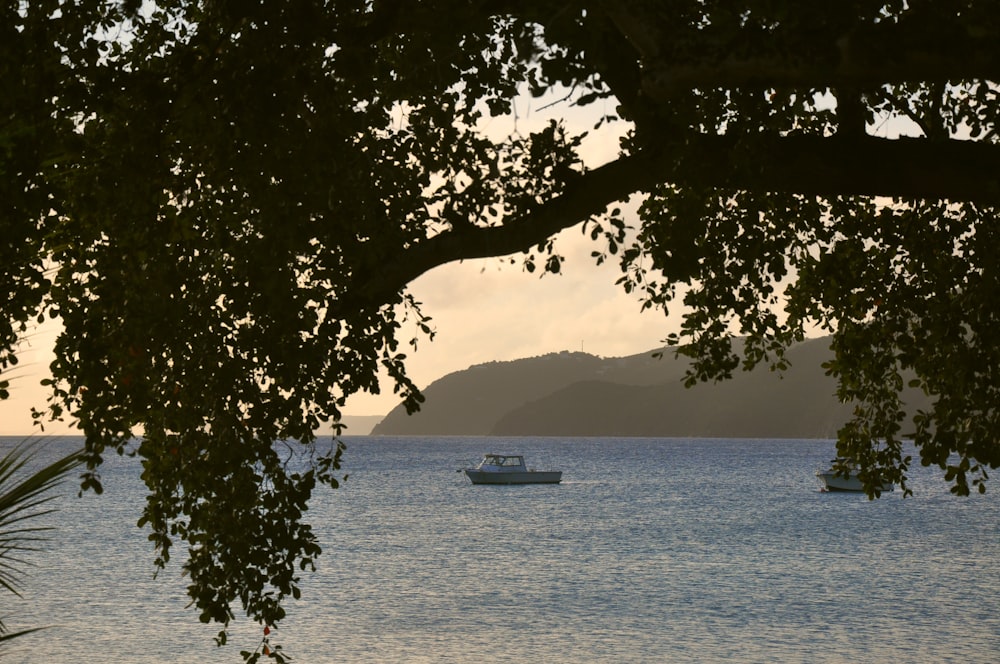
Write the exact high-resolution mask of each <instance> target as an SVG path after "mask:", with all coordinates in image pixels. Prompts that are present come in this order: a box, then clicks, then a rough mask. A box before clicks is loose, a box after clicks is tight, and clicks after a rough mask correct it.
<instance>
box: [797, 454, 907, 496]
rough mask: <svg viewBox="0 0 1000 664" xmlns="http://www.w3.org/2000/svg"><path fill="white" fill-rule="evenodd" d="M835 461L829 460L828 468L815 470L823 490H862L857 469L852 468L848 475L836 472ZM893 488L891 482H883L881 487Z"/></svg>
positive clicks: (888, 489) (863, 488)
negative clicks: (821, 482)
mask: <svg viewBox="0 0 1000 664" xmlns="http://www.w3.org/2000/svg"><path fill="white" fill-rule="evenodd" d="M836 463H837V459H834V460H833V461H831V462H830V467H829V468H827V469H826V470H820V471H817V472H816V477H818V478H820V479H821V480H823V485H824V490H826V491H855V492H863V491H864V490H865V487H864V486H863V485H862V484H861V478H860V477H858V471H857V470H856V469H854V468H852V469H851V470H850V473H849V474H848V475H842V474H838V473H837V471H836V470H835V469H834V464H836ZM894 488H895V487H894V486H893V484H892V482H884V483H883V484H882V487H881V489H882V491H892V490H893V489H894Z"/></svg>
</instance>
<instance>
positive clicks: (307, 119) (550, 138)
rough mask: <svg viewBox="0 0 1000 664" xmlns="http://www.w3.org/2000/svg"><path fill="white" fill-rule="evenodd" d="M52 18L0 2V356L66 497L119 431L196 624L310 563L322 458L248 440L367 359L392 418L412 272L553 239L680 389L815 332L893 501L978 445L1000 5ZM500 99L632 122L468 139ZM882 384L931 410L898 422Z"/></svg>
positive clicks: (999, 180) (501, 109) (133, 6)
mask: <svg viewBox="0 0 1000 664" xmlns="http://www.w3.org/2000/svg"><path fill="white" fill-rule="evenodd" d="M62 4H63V3H62V2H60V1H59V0H48V1H47V2H43V1H39V2H31V3H25V4H23V5H21V4H20V3H18V4H17V5H13V6H12V5H10V4H8V5H7V7H6V8H5V9H4V10H3V11H4V12H5V15H4V21H3V25H4V26H5V27H4V30H5V31H6V33H5V35H4V39H3V40H2V44H3V46H2V47H0V48H2V49H3V53H4V61H3V67H4V68H3V69H2V70H0V76H2V77H3V82H4V83H5V85H4V88H5V89H14V90H16V95H15V96H13V97H11V99H10V100H6V99H5V100H4V101H2V102H0V104H3V106H2V107H0V108H2V110H3V113H2V114H0V118H2V119H3V121H4V122H6V123H8V125H4V126H5V127H7V126H9V127H14V128H15V130H7V131H5V136H6V138H5V140H4V146H5V151H4V152H3V159H4V162H3V172H4V173H6V174H7V176H8V177H7V178H5V179H7V180H9V181H7V182H4V183H3V185H0V186H4V187H6V188H7V189H8V190H9V191H5V192H4V193H5V195H7V194H9V197H5V198H4V205H5V208H4V212H3V213H4V220H3V224H4V226H5V228H10V229H12V232H13V233H16V235H13V236H12V237H18V238H22V239H23V242H20V243H19V244H17V247H16V248H14V247H13V246H12V247H11V248H8V249H6V251H10V252H13V255H12V256H11V257H10V260H9V262H8V261H6V260H5V265H4V266H3V267H2V268H0V269H3V270H4V272H3V273H2V276H3V282H2V283H3V286H4V287H5V288H6V289H7V290H8V291H9V293H10V298H9V301H10V302H11V303H12V304H11V305H10V306H8V307H7V308H6V309H5V314H7V316H6V320H5V322H4V324H5V325H9V327H8V328H4V329H5V330H6V332H5V334H6V337H5V339H6V345H5V346H3V348H4V349H5V352H6V355H0V362H3V361H5V358H6V360H9V358H10V357H11V349H12V343H13V342H12V339H13V338H14V337H13V336H11V335H14V334H16V332H17V331H18V330H19V329H20V326H22V325H23V324H24V323H25V321H27V320H29V319H31V318H32V317H34V316H43V315H49V316H56V317H59V318H60V319H61V320H62V322H63V323H64V325H65V332H64V334H63V335H62V336H61V337H60V338H59V341H58V343H57V349H56V351H57V359H56V361H55V363H54V364H53V365H52V383H51V384H52V394H53V400H52V401H51V402H50V411H51V415H53V416H56V417H59V416H63V415H67V416H71V417H73V418H76V419H77V420H78V421H79V423H80V426H81V427H82V429H83V431H84V433H85V434H86V438H87V457H86V458H87V463H88V467H89V471H90V472H89V474H88V476H87V479H86V480H85V486H86V487H95V488H97V487H99V477H98V475H97V468H98V466H99V463H100V461H101V457H102V454H104V453H105V452H106V451H107V450H109V449H113V450H116V451H118V452H122V451H123V450H125V449H126V446H127V445H128V441H129V440H130V438H131V436H132V432H133V431H135V430H137V429H140V430H141V431H142V432H143V436H142V441H141V443H140V444H139V446H138V454H139V455H140V456H141V457H142V458H143V463H144V466H145V474H144V478H145V480H146V483H147V485H148V486H149V488H150V494H149V499H148V503H147V506H146V509H145V516H144V517H143V523H145V524H146V525H148V526H149V527H150V528H151V530H152V538H153V541H154V542H155V544H156V546H157V548H158V551H159V558H158V562H159V563H160V564H164V563H166V561H167V560H168V558H169V555H170V551H171V545H172V543H173V541H174V540H175V539H176V538H181V539H184V540H186V541H187V542H188V543H189V544H190V545H191V549H190V551H191V553H190V557H189V560H188V562H187V563H186V566H187V570H188V571H189V572H190V574H191V579H192V585H191V587H190V593H191V596H192V598H193V599H194V602H195V604H196V605H197V607H198V609H199V610H200V611H201V617H202V619H203V620H206V621H208V620H216V621H220V622H222V623H228V621H229V620H230V619H231V618H232V617H233V615H234V614H233V603H234V602H236V600H237V599H239V601H240V602H241V603H242V605H243V607H244V608H245V609H246V610H247V612H248V614H249V615H250V616H251V617H252V618H253V619H255V620H259V621H261V622H262V623H264V624H265V625H268V624H273V623H274V622H276V621H278V620H280V619H281V618H282V616H283V615H284V611H283V609H282V602H283V600H284V598H285V597H287V596H288V595H292V596H297V595H298V585H297V576H296V575H297V569H296V568H302V569H305V568H307V567H309V566H310V565H312V564H313V561H314V558H315V556H316V555H318V553H319V551H320V548H319V546H318V544H317V542H316V539H315V536H314V535H313V533H312V531H311V530H310V528H309V526H308V524H306V523H305V522H304V521H303V520H302V512H304V510H305V509H306V505H307V500H308V498H309V496H310V494H311V492H312V490H313V489H314V488H315V487H316V485H317V483H319V484H328V485H333V486H336V482H337V479H336V471H337V470H338V467H339V459H340V453H341V451H342V448H340V447H339V446H338V447H336V448H335V449H333V450H330V451H329V453H327V454H320V455H319V456H317V457H316V458H315V460H314V462H313V463H312V464H308V465H307V466H305V469H301V468H299V469H298V470H296V469H294V468H293V467H292V466H291V465H289V464H288V463H286V461H287V458H286V457H283V456H282V454H281V450H282V449H283V448H280V447H276V446H275V444H274V443H275V441H280V440H295V441H299V443H300V444H301V445H303V446H305V447H306V448H307V449H308V448H309V446H310V445H311V444H312V442H313V440H314V437H313V431H314V430H316V428H317V426H318V425H319V424H320V423H321V422H324V421H334V422H336V421H338V419H339V415H340V408H341V407H342V406H343V404H344V401H345V399H346V398H347V397H349V396H350V395H352V394H354V393H356V392H358V391H376V390H378V382H377V374H378V371H379V368H380V367H384V369H386V370H387V371H388V372H389V374H390V375H391V376H392V378H393V379H394V380H395V386H396V387H395V389H396V390H397V391H398V392H399V395H400V398H401V399H402V401H403V402H404V403H405V404H406V405H407V407H408V408H410V409H415V408H418V407H419V403H420V401H421V399H422V397H421V395H420V393H419V391H418V390H417V388H416V386H415V385H414V384H413V383H412V382H411V381H410V380H409V378H408V377H407V374H406V371H405V354H404V352H403V350H402V349H401V347H400V343H401V342H403V343H405V341H406V338H405V337H408V336H410V334H409V332H408V331H407V330H408V329H409V327H410V326H413V327H415V329H416V336H415V337H414V339H413V343H414V344H415V343H416V339H417V338H419V337H422V336H428V337H429V336H432V330H431V328H430V326H429V324H428V319H427V317H426V315H425V313H424V312H423V311H422V310H421V307H420V305H419V303H418V302H415V301H414V300H413V298H412V297H411V296H410V295H408V293H407V291H406V287H407V284H408V283H409V282H410V281H412V280H413V279H414V278H416V277H417V276H419V275H420V274H422V273H424V272H426V271H427V270H429V269H432V268H433V267H435V266H438V265H442V264H445V263H448V262H451V261H455V260H460V259H469V258H479V257H488V256H507V255H511V254H520V253H523V257H522V259H521V260H523V266H524V267H525V269H528V270H535V269H540V270H543V271H548V272H559V271H560V270H561V269H562V267H563V263H564V260H563V258H562V257H561V256H560V254H559V253H558V248H557V247H556V246H555V245H554V243H553V240H552V237H553V235H554V234H555V233H556V232H558V231H560V230H562V229H565V228H568V227H572V226H577V225H579V226H581V227H582V229H583V231H584V232H585V233H587V234H589V235H590V236H591V237H592V238H593V239H594V241H595V250H594V257H595V259H596V260H597V261H599V262H600V261H605V260H617V261H619V262H620V265H621V270H622V277H621V281H620V283H621V284H622V286H623V287H624V288H625V289H626V290H627V291H629V292H632V293H635V294H636V295H637V297H639V298H641V299H642V301H643V306H645V307H647V308H649V309H661V310H666V309H667V308H668V307H671V306H682V307H684V308H685V311H686V318H685V322H684V325H683V329H682V331H681V334H680V335H679V336H675V337H671V339H669V340H668V341H669V342H670V343H671V344H677V345H678V352H681V353H684V354H687V355H689V356H691V357H692V358H693V359H694V363H693V369H692V373H691V376H690V379H691V381H698V380H717V379H724V378H725V377H727V376H728V375H730V374H731V372H732V371H734V370H736V369H738V368H740V367H741V366H742V367H744V368H750V367H753V366H755V365H757V364H759V363H762V362H763V363H768V364H770V365H772V366H774V367H775V368H780V367H781V366H783V364H784V355H783V351H784V349H785V348H786V347H787V346H788V345H789V344H791V343H793V342H795V341H796V340H800V339H802V338H803V337H804V335H805V333H806V331H808V330H810V329H814V328H815V329H818V330H822V331H827V332H831V333H832V334H833V338H834V342H833V349H834V351H835V359H834V361H833V362H832V363H831V364H830V365H829V367H828V371H829V372H831V373H832V374H834V375H836V376H837V378H838V380H839V396H840V397H841V398H842V399H844V400H849V401H852V402H854V403H855V404H856V406H857V407H856V416H855V418H854V419H853V420H852V421H851V422H850V423H849V424H848V425H847V426H845V427H844V429H842V430H841V431H840V432H839V434H838V451H839V453H840V454H841V455H843V456H845V457H847V458H850V459H852V460H855V461H857V462H859V463H860V465H861V466H862V468H863V469H864V471H863V473H862V477H863V478H864V479H865V481H866V484H867V486H868V487H869V491H870V492H871V493H872V494H873V495H874V494H876V493H877V488H876V486H877V485H878V484H879V483H880V481H881V480H882V479H885V480H890V481H894V482H897V483H899V484H901V485H902V487H903V488H904V490H907V491H908V489H907V487H906V474H907V470H908V468H909V465H910V464H911V462H912V460H911V459H910V458H909V457H908V456H905V455H904V452H903V447H902V440H903V438H904V437H905V436H910V437H912V439H913V441H914V442H915V444H916V446H917V448H918V449H919V450H920V461H921V463H924V464H928V465H930V464H934V465H938V466H940V467H941V468H942V469H943V470H944V472H945V479H946V480H947V481H949V482H952V483H953V491H955V492H956V493H961V494H965V493H968V492H969V490H970V488H976V489H977V490H980V491H982V490H985V486H986V485H985V483H984V482H985V480H986V479H987V469H989V468H996V467H997V465H998V464H1000V447H998V445H997V443H996V440H997V434H998V432H1000V419H998V413H997V408H996V404H997V403H998V396H1000V395H998V390H1000V379H998V377H1000V350H998V349H1000V344H997V343H996V333H995V330H997V329H998V326H997V318H998V315H1000V314H998V313H997V310H996V307H995V304H994V302H995V299H996V297H995V296H996V294H997V293H998V292H1000V268H998V267H997V261H996V257H997V256H998V255H1000V234H998V232H997V230H996V224H995V219H996V214H995V210H996V206H997V204H998V202H1000V146H998V145H997V134H996V131H997V119H998V117H997V116H998V112H1000V102H998V89H997V84H996V81H997V79H998V76H997V74H1000V40H998V36H1000V25H998V20H1000V12H997V11H996V9H997V5H996V3H995V2H979V1H974V0H964V1H962V2H955V1H954V0H949V1H943V0H939V1H935V0H926V1H924V2H920V3H906V2H903V1H902V0H879V1H871V0H850V1H845V2H840V3H802V2H781V1H779V0H745V1H744V2H741V3H733V2H719V1H717V0H702V1H699V2H693V1H691V0H686V1H682V0H672V1H656V2H654V1H651V0H622V1H621V2H614V3H611V2H586V1H580V2H572V1H567V2H562V3H531V2H517V1H506V2H505V1H503V0H482V1H480V2H471V3H470V2H457V1H449V0H439V1H426V2H401V1H399V0H395V1H394V0H375V1H371V0H330V1H328V2H320V1H318V0H292V1H289V2H282V3H265V2H262V1H261V0H251V1H240V2H235V1H227V0H215V1H207V0H206V1H204V2H195V1H192V0H164V1H162V2H156V3H139V2H137V1H135V0H127V1H125V2H121V3H114V2H99V1H98V0H84V1H83V2H78V3H74V5H73V7H72V8H69V7H67V8H65V9H63V8H62ZM525 94H531V95H535V96H537V97H544V98H545V99H547V100H549V99H552V100H554V101H553V102H552V103H557V104H561V105H562V106H564V107H565V108H566V109H567V113H568V112H570V111H575V110H576V109H589V110H590V111H591V112H593V114H594V115H593V117H594V123H595V124H598V125H600V124H604V123H619V124H620V125H621V126H623V127H625V128H626V129H627V131H626V132H625V135H624V138H623V139H622V141H621V147H620V153H619V155H618V157H617V158H616V159H614V160H612V161H610V162H608V163H606V164H604V165H601V166H599V167H593V168H587V167H585V166H584V164H583V160H582V157H581V149H582V146H583V145H584V143H583V141H584V138H583V136H582V135H581V134H580V133H574V131H572V130H571V128H570V127H569V126H568V125H567V124H565V123H560V122H554V123H552V124H551V125H549V126H547V127H544V128H542V129H540V130H537V131H532V132H528V133H525V134H514V135H510V136H505V137H500V138H498V137H495V136H491V135H490V134H489V133H488V131H486V125H487V123H488V119H489V118H490V117H491V116H496V115H503V114H509V113H511V112H512V109H513V104H514V103H515V100H516V99H518V98H519V96H521V95H525ZM886 127H895V128H901V129H900V132H901V135H896V134H889V133H887V131H886V130H885V128H886ZM631 197H635V200H636V201H641V204H640V208H639V214H638V220H637V222H638V223H636V224H635V225H634V227H633V225H632V220H631V219H626V217H625V216H624V214H623V213H622V212H621V211H620V207H621V204H622V203H623V202H625V201H628V200H629V199H630V198H631ZM6 258H7V257H5V259H6ZM50 265H51V266H53V267H52V269H53V270H54V272H53V273H51V274H46V273H45V270H46V269H47V268H48V266H50ZM733 335H740V336H744V337H746V343H745V344H744V345H743V348H744V350H743V352H742V355H737V354H736V353H735V352H734V350H733V346H732V344H731V338H732V336H733ZM401 337H403V338H401ZM905 381H912V382H913V384H914V385H916V386H918V387H920V388H922V389H923V390H925V391H926V392H927V393H928V394H931V395H933V397H934V407H933V408H932V409H931V410H930V411H928V412H920V413H917V415H916V417H915V418H914V419H913V420H912V421H910V422H907V421H906V420H905V415H904V414H903V413H904V410H903V408H902V405H901V403H900V400H899V393H900V389H901V388H902V386H903V384H904V382H905ZM224 639H225V632H224V631H223V632H222V633H221V634H220V640H224ZM258 654H259V653H258Z"/></svg>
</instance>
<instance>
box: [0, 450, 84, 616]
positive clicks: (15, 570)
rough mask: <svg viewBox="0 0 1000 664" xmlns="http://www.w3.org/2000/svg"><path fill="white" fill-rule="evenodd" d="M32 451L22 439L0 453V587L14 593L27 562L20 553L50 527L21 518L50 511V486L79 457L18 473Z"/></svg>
mask: <svg viewBox="0 0 1000 664" xmlns="http://www.w3.org/2000/svg"><path fill="white" fill-rule="evenodd" d="M36 451H37V449H36V446H35V445H32V444H26V443H25V444H20V445H18V446H17V447H15V448H14V449H12V450H11V451H10V452H8V453H7V454H5V455H4V456H3V457H0V588H4V589H6V590H9V591H10V592H12V593H14V594H15V595H18V596H20V593H19V592H18V587H19V586H20V577H21V576H22V574H23V569H24V567H26V566H27V564H28V563H27V562H26V561H25V560H24V559H23V558H22V557H20V554H22V553H24V552H29V551H37V550H38V547H37V544H38V543H39V542H42V541H44V539H45V538H44V537H42V536H41V533H43V532H45V531H47V530H50V528H49V527H47V526H32V525H28V524H26V523H25V522H26V521H28V520H31V519H37V518H39V517H41V516H44V515H46V514H49V513H51V512H52V511H53V510H52V509H50V508H47V507H45V504H46V503H48V502H49V501H50V500H52V499H53V498H55V497H56V496H55V495H53V494H52V493H51V492H50V489H52V488H53V487H54V486H55V485H56V484H58V483H59V482H60V481H62V480H63V479H65V477H66V475H67V474H69V473H70V471H72V470H73V468H75V467H76V466H77V465H79V464H80V462H81V461H82V458H81V455H80V452H74V453H72V454H69V455H67V456H65V457H62V458H60V459H57V460H56V461H54V462H52V463H50V464H48V465H46V466H44V467H42V468H40V469H38V470H36V471H34V472H32V473H31V474H29V475H27V476H26V477H20V475H21V474H23V472H25V467H26V466H27V464H28V463H29V462H30V461H31V460H32V459H34V458H35V456H36ZM0 631H2V623H0Z"/></svg>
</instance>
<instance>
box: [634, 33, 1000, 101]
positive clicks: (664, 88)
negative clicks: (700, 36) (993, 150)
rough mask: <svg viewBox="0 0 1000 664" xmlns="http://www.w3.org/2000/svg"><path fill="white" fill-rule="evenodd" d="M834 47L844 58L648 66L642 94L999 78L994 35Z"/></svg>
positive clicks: (890, 38)
mask: <svg viewBox="0 0 1000 664" xmlns="http://www.w3.org/2000/svg"><path fill="white" fill-rule="evenodd" d="M831 46H835V47H836V51H837V52H838V53H839V57H838V58H836V59H835V60H833V61H830V62H826V61H823V60H821V59H818V58H812V59H809V58H808V57H803V58H789V57H787V56H785V57H781V56H779V55H777V54H770V53H766V54H761V55H760V56H758V57H734V58H727V59H724V60H722V61H719V62H713V61H711V59H708V58H705V59H702V60H700V61H695V62H692V63H677V62H671V61H666V60H655V61H652V62H650V63H649V64H648V66H647V69H646V76H645V79H644V81H643V90H644V92H645V93H646V94H648V95H649V96H650V97H652V98H653V99H656V100H657V101H659V102H661V103H662V102H666V101H668V100H669V99H671V98H673V97H676V96H677V95H678V94H683V93H686V92H688V91H690V90H693V89H702V90H707V89H713V88H740V87H760V88H769V87H799V88H826V87H845V88H855V89H866V88H874V87H879V86H881V85H885V84H887V83H904V82H947V81H960V80H972V79H985V80H992V81H996V80H1000V40H998V39H997V38H996V37H995V36H992V35H991V36H983V37H974V36H971V35H966V36H965V38H964V39H963V40H961V41H960V42H958V43H956V42H953V41H951V40H948V39H943V38H941V37H940V36H939V35H937V34H936V33H935V32H933V31H931V32H927V31H919V32H918V31H910V30H908V29H907V26H905V25H904V24H900V25H883V26H872V27H870V28H868V29H865V30H856V31H854V32H852V33H850V34H848V35H844V36H843V37H842V38H841V39H840V40H839V41H838V42H837V43H836V44H835V45H832V44H831Z"/></svg>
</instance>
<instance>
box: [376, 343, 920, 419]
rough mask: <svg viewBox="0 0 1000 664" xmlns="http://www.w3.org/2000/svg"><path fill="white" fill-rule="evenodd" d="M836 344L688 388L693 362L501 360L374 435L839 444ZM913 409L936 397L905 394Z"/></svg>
mask: <svg viewBox="0 0 1000 664" xmlns="http://www.w3.org/2000/svg"><path fill="white" fill-rule="evenodd" d="M829 344H830V338H829V337H823V338H820V339H812V340H807V341H805V342H803V343H801V344H798V345H796V346H794V347H792V348H791V349H790V350H789V351H788V355H787V357H788V359H789V360H790V362H791V367H790V368H789V369H788V370H786V371H784V372H771V371H769V370H768V368H767V367H758V368H757V369H755V370H754V371H752V372H738V373H736V374H735V375H734V377H733V379H732V380H729V381H723V382H721V383H707V384H699V385H696V386H695V387H692V388H685V387H684V385H683V382H682V376H683V374H684V370H685V368H686V366H687V361H686V360H685V359H677V358H675V357H674V356H673V354H672V353H665V354H664V355H663V357H662V359H656V358H654V357H653V351H649V352H647V353H641V354H639V355H633V356H631V357H620V358H600V357H595V356H593V355H588V354H586V353H574V352H566V351H564V352H561V353H553V354H550V355H544V356H541V357H534V358H528V359H522V360H514V361H511V362H492V363H489V364H481V365H476V366H473V367H471V368H469V369H466V370H464V371H458V372H455V373H452V374H449V375H447V376H444V377H443V378H441V379H439V380H437V381H435V382H433V383H432V384H430V385H429V386H427V387H426V389H425V390H424V394H425V396H426V397H427V400H426V402H425V403H424V405H423V408H422V410H421V411H420V412H418V413H416V414H415V415H411V416H407V414H406V411H405V410H404V409H403V408H402V406H400V407H397V408H396V409H394V410H393V411H392V412H391V413H389V415H387V416H386V418H385V419H384V420H382V421H381V422H380V423H379V424H378V425H376V426H375V428H374V429H373V430H372V435H493V436H695V437H699V436H700V437H754V438H756V437H761V438H765V437H767V438H831V437H834V436H835V435H836V431H837V429H838V428H839V427H840V425H841V424H842V423H844V422H845V421H846V420H847V418H848V417H849V415H850V413H851V408H852V407H851V406H850V405H848V404H841V403H839V402H838V400H837V398H836V396H835V394H834V391H835V388H836V385H835V382H834V380H833V379H832V378H830V377H829V376H826V375H825V373H824V370H823V368H822V366H821V364H822V363H823V362H824V361H826V360H827V359H829V358H830V357H831V352H830V350H829ZM906 397H907V403H908V405H909V406H910V407H911V408H913V407H921V408H924V407H926V406H927V399H926V397H923V396H922V395H920V394H918V393H916V392H909V393H907V394H906Z"/></svg>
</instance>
